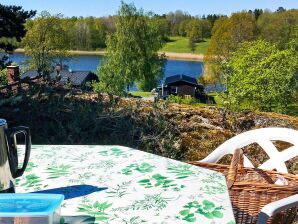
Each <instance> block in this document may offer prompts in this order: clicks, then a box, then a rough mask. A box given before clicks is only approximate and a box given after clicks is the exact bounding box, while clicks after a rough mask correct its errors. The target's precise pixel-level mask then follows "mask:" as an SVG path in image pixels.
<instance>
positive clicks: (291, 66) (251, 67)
mask: <svg viewBox="0 0 298 224" xmlns="http://www.w3.org/2000/svg"><path fill="white" fill-rule="evenodd" d="M227 68H228V69H229V71H228V72H229V73H230V74H229V84H228V85H229V88H228V99H229V102H230V103H231V105H232V107H234V108H237V109H239V108H245V109H257V110H261V111H272V110H274V111H278V112H283V111H285V109H286V107H287V106H288V105H289V104H290V103H292V102H294V101H295V98H294V94H295V91H296V90H297V81H298V80H297V77H296V72H297V70H298V56H297V53H296V52H295V50H293V49H288V50H279V49H278V48H277V47H276V46H275V45H272V44H270V43H268V42H265V41H264V40H258V41H253V42H245V43H244V44H243V45H242V46H241V47H240V48H239V49H238V50H237V51H236V52H235V53H234V54H233V56H232V57H231V58H230V59H229V60H228V62H227Z"/></svg>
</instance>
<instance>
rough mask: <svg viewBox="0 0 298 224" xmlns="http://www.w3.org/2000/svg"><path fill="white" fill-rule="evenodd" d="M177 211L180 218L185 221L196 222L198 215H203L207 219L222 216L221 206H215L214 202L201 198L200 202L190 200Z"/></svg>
mask: <svg viewBox="0 0 298 224" xmlns="http://www.w3.org/2000/svg"><path fill="white" fill-rule="evenodd" d="M183 208H184V209H183V210H181V211H180V212H179V213H180V215H181V216H182V220H185V221H187V222H196V221H197V220H199V217H198V216H199V215H203V216H204V217H205V218H208V219H221V218H223V216H224V214H223V207H222V206H215V204H214V202H212V201H208V200H203V201H202V202H201V203H199V202H198V201H192V202H189V203H187V205H185V206H184V207H183Z"/></svg>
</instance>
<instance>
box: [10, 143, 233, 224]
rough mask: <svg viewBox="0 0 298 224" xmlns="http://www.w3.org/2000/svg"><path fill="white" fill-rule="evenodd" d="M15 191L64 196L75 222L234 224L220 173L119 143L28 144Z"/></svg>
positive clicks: (65, 206) (67, 212)
mask: <svg viewBox="0 0 298 224" xmlns="http://www.w3.org/2000/svg"><path fill="white" fill-rule="evenodd" d="M29 161H30V162H29V164H28V166H27V169H26V171H25V173H24V175H23V176H22V177H20V178H18V179H17V187H16V192H17V193H24V192H41V193H58V194H59V193H60V194H64V195H65V200H64V202H63V204H62V207H61V215H62V216H63V217H64V218H63V219H65V221H66V222H69V223H75V222H74V221H67V220H74V219H73V218H74V217H76V218H77V220H80V222H77V223H130V224H139V223H162V224H167V223H168V224H174V223H191V222H193V223H204V224H216V223H220V224H234V223H235V221H234V216H233V210H232V206H231V202H230V199H229V194H228V190H227V186H226V181H225V178H224V176H223V175H222V174H221V173H217V172H214V171H211V170H208V169H205V168H201V167H196V166H192V165H189V164H186V163H182V162H179V161H175V160H172V159H168V158H164V157H160V156H157V155H154V154H150V153H146V152H143V151H139V150H135V149H131V148H127V147H122V146H95V145H68V146H65V145H33V146H32V150H31V156H30V160H29Z"/></svg>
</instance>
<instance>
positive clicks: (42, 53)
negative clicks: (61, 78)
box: [23, 11, 69, 75]
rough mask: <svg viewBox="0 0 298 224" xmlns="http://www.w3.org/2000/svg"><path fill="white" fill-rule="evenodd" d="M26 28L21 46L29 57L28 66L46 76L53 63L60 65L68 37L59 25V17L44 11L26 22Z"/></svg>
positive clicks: (65, 53)
mask: <svg viewBox="0 0 298 224" xmlns="http://www.w3.org/2000/svg"><path fill="white" fill-rule="evenodd" d="M26 28H27V30H28V31H27V33H26V36H25V37H24V39H23V44H24V48H25V54H26V55H27V56H30V57H31V60H30V61H29V62H28V63H29V66H30V68H31V69H36V70H37V71H38V73H39V74H43V75H46V74H47V73H49V72H50V71H51V69H52V65H53V63H55V62H56V63H57V62H59V63H60V64H62V60H63V59H64V58H65V57H66V56H67V52H66V50H67V49H69V41H68V36H67V34H66V32H65V30H64V29H63V27H62V25H61V22H60V16H59V15H50V14H49V13H48V12H45V11H44V12H42V13H41V14H40V16H39V17H37V18H35V19H34V20H30V21H28V22H27V24H26Z"/></svg>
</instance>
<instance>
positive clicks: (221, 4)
mask: <svg viewBox="0 0 298 224" xmlns="http://www.w3.org/2000/svg"><path fill="white" fill-rule="evenodd" d="M124 2H126V3H131V2H134V4H135V5H136V6H137V7H138V8H143V9H144V10H145V11H153V12H154V13H157V14H163V13H168V12H170V11H175V10H177V9H180V10H182V11H186V12H188V13H189V14H191V15H193V16H202V15H203V14H205V15H206V14H224V15H230V14H231V13H232V12H237V11H241V10H249V9H255V8H260V9H270V10H271V11H275V10H276V9H277V8H278V7H279V6H282V7H284V8H286V9H291V8H296V9H298V0H124ZM0 3H1V4H5V5H20V6H23V8H24V9H26V10H30V9H34V10H37V12H38V13H40V12H41V11H43V10H46V11H48V12H50V13H51V14H57V13H61V14H63V15H64V16H68V17H71V16H95V17H101V16H108V15H114V14H116V12H117V10H118V8H119V5H120V0H0Z"/></svg>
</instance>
